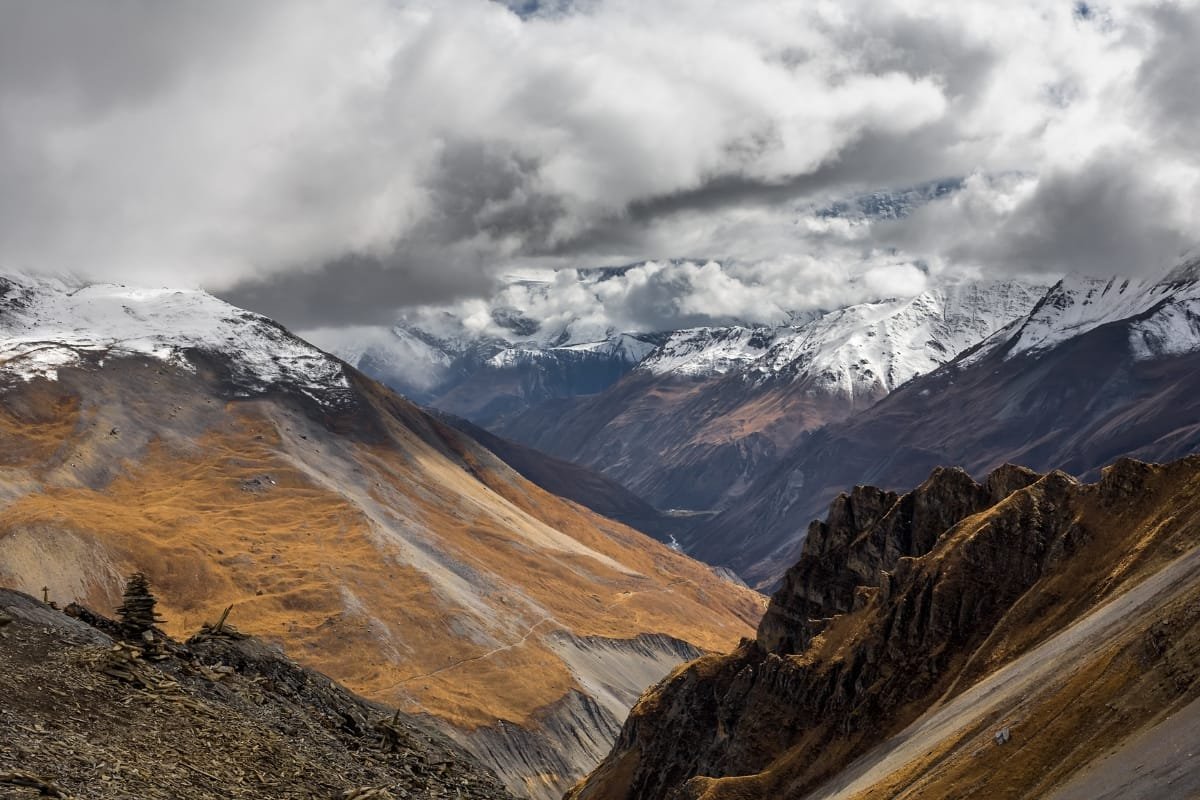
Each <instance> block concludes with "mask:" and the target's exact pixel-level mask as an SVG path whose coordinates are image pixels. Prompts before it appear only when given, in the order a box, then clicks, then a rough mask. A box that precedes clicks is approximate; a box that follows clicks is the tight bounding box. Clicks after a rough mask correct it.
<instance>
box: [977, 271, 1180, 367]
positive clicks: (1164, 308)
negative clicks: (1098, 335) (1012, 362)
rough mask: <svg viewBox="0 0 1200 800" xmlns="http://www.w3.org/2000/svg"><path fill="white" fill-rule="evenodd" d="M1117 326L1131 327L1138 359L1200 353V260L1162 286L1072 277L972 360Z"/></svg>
mask: <svg viewBox="0 0 1200 800" xmlns="http://www.w3.org/2000/svg"><path fill="white" fill-rule="evenodd" d="M1116 322H1126V323H1127V327H1128V336H1129V346H1130V348H1131V349H1132V352H1133V354H1134V357H1135V358H1137V359H1138V360H1143V361H1144V360H1149V359H1154V358H1158V357H1160V356H1165V355H1180V354H1183V353H1191V352H1194V351H1196V350H1200V259H1195V260H1191V261H1188V262H1185V263H1184V264H1183V265H1181V266H1180V267H1178V268H1176V269H1174V270H1172V271H1171V272H1170V273H1169V274H1168V275H1166V276H1165V277H1164V278H1162V279H1161V280H1158V281H1153V280H1146V279H1131V278H1116V277H1111V278H1097V277H1090V276H1083V275H1069V276H1067V277H1065V278H1063V279H1062V280H1060V281H1059V282H1058V283H1056V284H1055V285H1054V286H1053V287H1051V288H1050V290H1049V291H1048V292H1047V293H1046V295H1045V296H1044V297H1043V298H1042V299H1041V300H1040V301H1039V302H1038V304H1037V306H1036V307H1035V308H1034V309H1032V311H1031V312H1030V313H1029V315H1028V316H1027V317H1024V318H1022V319H1018V320H1015V321H1014V322H1012V323H1011V324H1010V325H1008V326H1006V328H1005V329H1004V330H1002V331H1000V332H998V333H997V334H996V335H995V336H993V337H991V338H990V339H989V340H988V341H986V342H984V343H983V344H982V345H981V346H980V348H979V349H978V350H977V351H976V352H975V353H972V354H971V355H970V356H969V358H970V359H973V360H977V359H980V358H982V357H983V356H985V355H986V354H987V353H990V352H991V351H992V350H995V349H998V348H1002V349H1003V351H1004V353H1005V357H1006V358H1015V357H1017V356H1020V355H1023V354H1037V353H1040V352H1044V351H1046V350H1050V349H1052V348H1054V347H1056V346H1057V345H1059V344H1062V343H1063V342H1065V341H1067V340H1069V339H1071V338H1074V337H1076V336H1081V335H1083V334H1085V333H1088V332H1089V331H1092V330H1095V329H1096V328H1099V327H1101V326H1103V325H1108V324H1111V323H1116Z"/></svg>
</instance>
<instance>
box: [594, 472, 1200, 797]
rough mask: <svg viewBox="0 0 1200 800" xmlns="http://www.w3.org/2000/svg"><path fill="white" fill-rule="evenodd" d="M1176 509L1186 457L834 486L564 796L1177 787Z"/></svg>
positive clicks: (1182, 558)
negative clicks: (764, 578) (901, 488)
mask: <svg viewBox="0 0 1200 800" xmlns="http://www.w3.org/2000/svg"><path fill="white" fill-rule="evenodd" d="M1198 525H1200V458H1197V457H1192V458H1188V459H1184V460H1182V461H1177V462H1175V463H1172V464H1168V465H1165V466H1159V465H1153V464H1147V463H1142V462H1138V461H1134V460H1129V459H1126V460H1122V461H1119V462H1117V463H1115V464H1114V465H1112V466H1111V467H1109V468H1107V469H1106V470H1104V472H1103V475H1102V476H1101V477H1100V479H1099V480H1098V481H1097V482H1095V483H1092V484H1082V483H1080V482H1078V481H1076V480H1075V479H1073V478H1071V477H1069V476H1067V475H1066V474H1064V473H1061V472H1054V473H1049V474H1045V475H1038V474H1034V473H1031V472H1029V471H1027V470H1023V469H1019V468H1015V467H1005V468H1003V469H1001V470H999V471H997V472H995V473H993V474H992V475H991V476H989V477H988V479H987V480H986V481H984V482H983V483H982V484H978V483H976V482H975V481H973V480H971V479H970V478H969V477H968V476H967V475H966V474H965V473H963V472H961V471H959V470H949V469H941V470H938V471H936V472H935V473H934V474H933V475H932V476H931V477H930V478H929V479H928V480H927V481H926V482H925V483H924V484H922V485H921V486H920V487H919V488H918V489H916V490H915V491H913V492H910V493H907V494H905V495H895V494H892V493H889V492H884V491H881V490H877V489H871V488H868V487H859V488H856V489H855V490H854V491H853V492H851V493H849V494H847V495H844V496H842V497H839V498H838V499H837V500H836V501H835V502H834V504H833V507H832V508H831V510H830V515H829V518H828V519H827V520H826V521H825V522H821V523H814V525H813V526H812V529H811V530H810V531H809V535H808V538H807V540H806V543H805V547H804V552H803V555H802V556H801V558H800V561H799V562H798V563H797V564H796V565H794V566H793V568H792V569H791V570H790V571H789V572H788V573H787V576H786V577H785V579H784V582H783V587H782V588H781V589H780V591H779V592H778V593H777V594H776V595H775V597H774V598H773V599H772V601H771V606H770V608H769V610H768V612H767V614H766V616H765V618H764V619H763V621H762V624H761V626H760V627H759V631H758V636H757V638H756V639H754V640H751V641H747V642H745V643H743V645H742V646H741V647H740V648H739V649H738V650H737V652H735V653H734V654H732V655H728V656H707V657H704V658H701V659H699V660H697V661H696V662H693V663H692V664H690V665H688V666H686V667H683V668H681V669H679V670H677V671H676V672H675V673H674V674H672V675H671V676H670V677H669V678H668V679H666V680H665V681H663V682H662V683H661V684H659V685H658V686H656V687H655V688H653V689H652V690H650V691H648V692H647V693H646V694H645V695H643V697H642V698H641V700H640V701H639V702H638V705H637V706H636V707H635V708H634V710H633V712H632V714H631V716H630V718H629V720H628V721H627V723H626V725H625V727H624V729H623V730H622V733H621V736H620V738H619V739H618V741H617V744H616V746H615V748H614V749H613V751H612V753H611V754H610V755H609V756H608V758H606V759H605V761H604V763H603V764H602V765H601V766H600V767H599V768H598V769H597V770H596V771H595V772H593V773H592V775H591V776H589V777H588V778H587V779H586V780H585V781H584V782H582V783H581V784H580V785H579V786H577V787H576V788H575V789H574V790H573V791H572V792H571V793H570V797H571V798H574V800H599V799H600V798H606V799H607V800H617V799H618V798H628V799H629V800H632V799H633V798H638V800H655V799H656V798H671V799H672V800H681V799H682V798H692V799H698V798H704V800H721V799H724V798H730V799H732V798H738V799H739V800H740V799H742V798H758V797H787V798H813V800H815V799H816V798H845V799H846V800H848V799H849V798H858V799H860V800H866V799H867V798H872V799H875V798H901V797H903V798H928V797H956V798H968V797H971V798H989V800H990V799H991V798H1044V797H1056V798H1082V797H1088V798H1097V797H1111V798H1117V797H1120V798H1140V797H1144V798H1150V797H1153V798H1185V797H1194V796H1196V793H1197V792H1200V757H1198V754H1197V753H1196V750H1195V747H1194V746H1193V745H1194V743H1195V742H1196V741H1197V736H1196V734H1197V733H1198V732H1200V538H1198V536H1197V533H1196V531H1197V530H1198V529H1200V528H1198V527H1197V526H1198ZM1181 737H1182V738H1181Z"/></svg>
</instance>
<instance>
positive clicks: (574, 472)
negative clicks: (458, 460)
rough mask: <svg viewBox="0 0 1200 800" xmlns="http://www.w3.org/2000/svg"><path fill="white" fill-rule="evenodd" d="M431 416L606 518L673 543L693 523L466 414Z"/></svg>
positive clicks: (525, 474)
mask: <svg viewBox="0 0 1200 800" xmlns="http://www.w3.org/2000/svg"><path fill="white" fill-rule="evenodd" d="M429 413H430V414H431V415H433V416H434V417H436V418H437V419H439V420H441V421H443V422H445V423H446V424H447V425H450V426H451V427H453V428H455V429H457V430H459V431H462V432H463V433H465V434H466V435H467V436H470V437H471V438H472V439H474V440H475V441H476V442H478V443H479V444H481V445H483V446H484V447H486V448H487V449H488V450H491V451H492V452H493V453H494V454H495V455H496V457H497V458H499V459H500V460H501V461H503V462H504V463H505V464H507V465H508V466H510V467H512V468H513V469H514V470H516V471H517V472H519V473H520V474H521V475H522V476H523V477H525V478H526V479H528V480H529V481H531V482H532V483H534V484H536V485H538V486H540V487H541V488H543V489H545V490H546V491H548V492H550V493H551V494H555V495H558V496H559V497H562V498H565V499H567V500H572V501H574V502H576V503H579V504H580V505H581V506H584V507H585V508H590V509H591V510H592V511H595V512H596V513H597V514H600V515H601V516H604V517H608V518H609V519H613V520H616V521H617V522H621V523H624V524H625V525H628V526H629V527H631V528H634V529H636V530H639V531H642V532H643V533H648V534H650V535H651V536H653V537H654V538H656V539H658V540H659V541H664V542H669V541H671V540H672V539H674V538H675V535H676V534H679V533H682V531H683V530H685V529H686V528H688V527H690V525H689V524H688V523H687V521H686V519H681V518H680V517H676V516H672V515H670V514H666V513H663V512H661V511H659V510H658V509H656V508H655V507H654V506H652V505H650V504H649V503H647V502H646V501H645V500H643V499H641V498H640V497H638V496H637V495H635V494H634V493H633V492H631V491H629V490H628V489H626V488H625V487H624V486H622V485H621V484H619V483H617V482H616V481H614V480H612V479H611V478H607V477H605V476H604V475H602V474H600V473H599V472H593V471H592V470H590V469H588V468H586V467H581V466H579V465H578V464H574V463H572V462H570V461H563V460H562V459H558V458H554V457H553V456H548V455H546V454H545V453H542V452H540V451H538V450H534V449H532V448H530V447H525V446H524V445H521V444H517V443H516V442H512V441H509V440H508V439H504V438H501V437H499V436H496V435H495V434H492V433H490V432H488V431H487V430H485V429H483V428H481V427H479V426H478V425H473V424H472V423H470V422H468V421H467V420H465V419H462V418H461V417H455V416H452V415H450V414H444V413H442V412H439V411H437V410H434V409H431V410H430V411H429Z"/></svg>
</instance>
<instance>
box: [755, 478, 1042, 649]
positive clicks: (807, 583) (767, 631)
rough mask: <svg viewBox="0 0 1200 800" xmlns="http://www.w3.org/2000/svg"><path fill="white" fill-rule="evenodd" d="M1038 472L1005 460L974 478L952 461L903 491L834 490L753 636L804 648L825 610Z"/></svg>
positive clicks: (850, 604)
mask: <svg viewBox="0 0 1200 800" xmlns="http://www.w3.org/2000/svg"><path fill="white" fill-rule="evenodd" d="M1040 477H1041V476H1039V475H1038V474H1037V473H1036V472H1033V471H1032V470H1028V469H1025V468H1024V467H1018V466H1014V465H1011V464H1006V465H1004V466H1002V467H999V468H998V469H996V470H995V471H994V472H992V473H991V474H990V475H988V476H987V478H986V479H985V480H984V482H983V483H979V482H977V481H975V480H974V479H973V478H972V477H971V476H970V475H968V474H967V473H966V472H965V471H964V470H962V469H959V468H957V467H938V468H936V469H935V470H934V471H933V472H932V473H931V474H930V476H929V478H928V479H927V480H926V481H925V482H924V483H922V484H921V485H920V486H918V487H917V488H916V489H914V490H913V491H911V492H908V493H907V494H904V495H898V494H896V493H894V492H888V491H884V490H882V489H877V488H875V487H873V486H856V487H855V488H854V489H853V490H852V491H851V492H850V493H849V494H842V495H839V496H838V497H837V498H836V499H835V500H834V501H833V503H832V504H831V505H830V507H829V515H828V517H827V518H826V520H825V521H824V522H821V521H816V522H813V523H812V524H811V525H810V526H809V529H808V538H807V540H806V541H805V543H804V549H803V551H802V552H801V556H800V560H799V561H798V562H797V563H796V564H795V565H794V566H793V567H792V568H791V569H789V570H788V572H787V573H786V574H785V575H784V578H783V583H782V586H781V587H780V589H779V591H778V592H776V594H775V596H774V597H773V598H772V599H771V605H770V607H769V608H768V609H767V613H766V615H765V616H764V617H763V620H762V622H761V623H760V625H759V629H758V641H759V643H760V644H761V645H762V646H763V647H765V648H766V649H767V650H769V651H772V652H779V653H797V652H800V651H802V650H804V649H805V648H806V647H807V646H808V643H809V642H810V641H811V639H812V637H813V636H815V635H816V634H817V633H819V632H820V631H822V630H824V628H825V626H826V624H827V622H828V620H829V619H830V618H831V617H833V616H835V615H837V614H845V613H849V612H851V611H853V610H854V609H855V608H856V607H858V605H859V604H860V603H861V602H862V601H863V599H864V598H865V597H866V595H865V594H864V592H863V590H864V589H873V588H876V587H878V586H880V584H881V582H882V581H883V580H884V578H883V573H885V572H891V571H892V570H894V569H895V568H896V567H897V565H898V563H899V562H900V561H901V560H902V559H904V558H908V557H914V556H922V555H924V554H926V553H928V552H929V551H930V550H932V549H933V546H934V545H935V544H936V542H937V541H938V538H939V537H941V536H942V535H943V534H944V533H945V532H946V531H948V530H950V529H951V528H953V527H954V526H955V525H957V524H958V523H959V522H961V521H962V520H964V519H966V518H967V517H969V516H971V515H973V514H977V513H979V512H980V511H983V510H984V509H986V508H989V507H990V506H993V505H995V504H996V503H998V502H1000V501H1001V500H1003V499H1004V498H1005V497H1008V496H1009V495H1010V494H1012V493H1013V492H1015V491H1017V490H1019V489H1023V488H1025V487H1026V486H1029V485H1030V484H1032V483H1034V482H1035V481H1036V480H1038V479H1039V478H1040Z"/></svg>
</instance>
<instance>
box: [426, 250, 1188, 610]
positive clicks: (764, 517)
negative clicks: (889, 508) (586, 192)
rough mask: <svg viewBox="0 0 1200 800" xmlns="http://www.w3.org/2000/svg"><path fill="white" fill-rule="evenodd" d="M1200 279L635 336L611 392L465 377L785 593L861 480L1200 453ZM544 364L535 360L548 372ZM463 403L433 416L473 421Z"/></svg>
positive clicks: (1073, 280)
mask: <svg viewBox="0 0 1200 800" xmlns="http://www.w3.org/2000/svg"><path fill="white" fill-rule="evenodd" d="M1197 270H1198V267H1197V263H1196V262H1195V261H1189V262H1187V263H1184V264H1183V265H1181V266H1180V267H1179V268H1177V269H1176V270H1174V271H1173V272H1172V273H1171V274H1169V275H1167V276H1165V277H1164V278H1163V279H1161V280H1155V279H1144V278H1143V279H1133V278H1129V279H1126V278H1094V277H1085V276H1069V277H1067V278H1064V279H1063V280H1061V281H1058V282H1054V283H1053V284H1050V283H1047V284H1039V283H1036V282H1021V281H990V282H976V283H962V282H959V283H952V284H946V285H940V286H933V287H931V288H930V289H928V290H927V291H925V292H923V293H921V294H920V295H918V296H916V297H912V298H903V299H888V300H882V301H878V302H873V303H864V304H860V305H855V306H850V307H847V308H842V309H836V310H833V311H830V312H825V313H811V314H808V315H802V314H795V315H794V316H793V319H791V320H790V321H789V323H788V324H770V325H764V324H739V325H731V326H725V327H703V328H690V329H686V330H678V331H669V332H657V333H655V334H653V335H650V334H619V336H622V337H623V336H631V337H632V338H634V339H636V340H637V341H639V342H642V343H643V344H644V345H645V352H644V353H643V355H642V357H641V359H640V360H638V361H636V363H634V360H635V358H636V357H637V355H638V352H637V350H635V349H626V350H623V351H621V355H620V356H619V357H612V358H610V359H609V361H608V362H607V363H608V365H609V368H610V372H609V374H610V375H616V374H619V377H618V378H616V379H615V380H614V382H612V383H611V384H610V385H608V386H606V387H605V388H602V389H600V390H596V389H595V384H592V385H587V386H585V385H583V384H575V385H570V383H569V382H558V383H556V384H555V385H556V389H555V391H553V392H547V391H542V392H539V393H534V392H525V393H524V394H521V393H518V392H513V391H510V389H509V387H510V386H511V385H512V384H511V383H509V382H506V381H505V380H504V379H503V378H502V377H501V376H502V375H503V374H504V373H502V372H501V371H499V370H498V369H497V367H496V366H495V365H496V364H499V363H501V362H503V363H505V364H507V363H510V362H511V361H512V360H514V359H512V358H510V357H508V356H505V357H504V358H502V359H500V360H498V361H495V362H492V365H486V366H483V367H480V368H477V369H476V370H475V371H474V372H471V371H470V370H468V371H467V373H468V374H469V376H468V377H467V378H465V379H464V382H463V383H462V384H461V385H464V386H469V387H470V389H469V395H470V397H472V398H473V403H474V406H475V408H484V407H487V406H489V405H490V406H491V408H493V409H495V408H497V407H498V405H497V404H496V403H494V402H493V400H492V399H491V398H493V396H494V393H495V392H500V393H501V394H503V395H504V400H503V405H504V410H503V412H501V413H495V414H493V413H491V412H487V413H483V414H482V415H476V416H473V413H474V412H473V411H472V409H470V408H467V409H465V411H466V413H463V415H464V416H466V417H468V418H469V419H472V420H473V421H474V422H476V423H477V424H481V425H483V426H485V427H488V428H489V429H490V430H492V431H493V432H494V433H496V434H499V435H500V436H502V437H504V438H505V439H508V440H512V441H515V442H519V443H521V444H524V445H526V446H528V447H532V448H534V449H536V450H540V451H544V452H545V453H547V454H550V455H552V456H554V457H556V458H559V459H563V460H566V461H571V462H574V463H576V464H579V465H582V466H585V467H589V468H591V469H595V470H597V471H599V472H602V473H603V474H604V475H606V476H608V477H609V478H611V479H613V480H615V481H617V482H618V483H620V484H621V485H623V486H624V487H625V488H627V489H629V490H630V491H632V492H633V494H634V495H637V496H638V497H640V498H641V499H643V500H645V501H647V502H648V503H649V504H650V505H652V506H654V507H656V508H657V509H660V510H665V509H680V510H686V511H688V512H691V513H690V515H689V516H687V517H683V518H682V519H683V520H684V521H683V522H679V521H678V520H679V519H680V518H677V520H676V524H675V526H673V527H671V526H669V528H664V529H662V530H669V535H670V536H673V537H675V541H677V542H678V543H679V544H680V545H681V546H682V547H683V548H684V549H685V551H686V552H688V553H689V554H691V555H694V556H696V557H698V558H700V559H702V560H705V561H707V562H709V563H712V564H716V565H721V566H727V567H731V568H732V569H733V570H735V571H736V572H738V573H739V574H741V575H742V576H743V577H745V578H746V579H747V580H749V581H750V582H751V583H752V584H754V585H758V586H763V587H766V586H770V585H772V584H773V583H774V582H775V581H776V580H777V579H778V578H779V576H780V575H781V574H782V571H783V570H784V569H785V568H786V566H787V565H788V564H789V563H791V562H792V561H794V560H795V557H796V554H797V553H798V552H799V547H800V546H801V543H802V541H803V537H804V532H805V530H806V529H807V525H808V522H809V521H810V520H811V519H813V518H814V517H816V516H817V515H818V514H819V513H820V512H821V511H822V509H823V508H824V507H825V506H826V505H827V504H828V503H829V502H830V500H831V499H832V498H833V496H835V495H836V494H837V493H838V492H840V491H842V490H843V489H844V488H845V487H848V486H853V485H855V484H860V483H875V484H878V485H881V486H884V487H889V488H902V487H904V486H907V485H911V484H912V483H914V482H915V481H917V480H919V479H920V476H921V475H923V474H927V473H928V471H929V470H930V469H932V468H933V467H934V466H937V465H961V466H964V467H966V468H967V469H968V470H969V471H971V472H972V474H986V473H987V472H988V471H990V470H991V469H994V468H995V467H996V466H998V465H999V464H1001V463H1004V462H1005V461H1014V462H1017V463H1022V464H1026V465H1028V466H1030V467H1032V468H1035V469H1039V470H1047V469H1055V468H1062V469H1065V470H1068V471H1070V472H1072V473H1074V474H1078V475H1083V476H1086V475H1091V474H1093V473H1094V471H1095V470H1097V469H1098V468H1099V467H1100V466H1102V465H1103V464H1105V463H1107V462H1109V461H1111V460H1112V459H1113V458H1115V457H1118V456H1120V455H1126V454H1132V455H1137V456H1140V457H1145V458H1149V459H1162V458H1172V457H1176V456H1180V455H1183V454H1186V453H1188V452H1191V451H1192V450H1193V449H1195V448H1196V447H1197V446H1200V440H1198V439H1197V437H1196V426H1197V425H1200V408H1197V406H1196V403H1195V401H1194V400H1193V399H1192V396H1193V395H1194V391H1193V389H1194V387H1193V383H1194V381H1193V378H1192V375H1193V373H1194V366H1196V365H1193V364H1192V362H1191V361H1190V359H1193V358H1195V357H1196V355H1195V354H1196V352H1197V351H1198V350H1200V346H1198V345H1197V342H1200V333H1198V331H1200V322H1198V321H1197V320H1198V318H1200V314H1198V313H1197V308H1198V305H1197V296H1198V294H1200V290H1198V289H1197ZM613 336H614V337H616V336H618V334H614V335H613ZM604 341H605V342H612V341H616V339H615V338H610V339H606V340H604ZM652 345H653V346H652ZM576 346H577V345H572V347H576ZM524 348H525V349H524V350H521V351H520V352H539V353H542V354H544V355H543V356H540V358H545V359H547V361H546V362H543V364H542V366H543V367H544V366H545V363H550V362H552V361H553V360H555V359H557V358H558V357H559V356H558V355H557V352H558V350H559V349H560V348H559V346H550V347H545V348H542V349H540V350H539V349H538V348H537V347H536V346H533V345H525V346H524ZM504 352H508V351H504ZM590 352H614V351H606V350H605V349H604V348H603V347H600V346H599V345H593V346H592V348H591V350H590ZM537 358H539V357H530V358H529V359H527V360H526V361H524V362H523V363H525V364H526V365H527V366H526V368H527V369H531V370H534V372H537V370H536V369H535V368H533V367H529V366H528V365H529V364H532V363H534V362H535V361H536V359H537ZM506 368H508V367H506ZM528 374H533V373H527V375H528ZM541 374H546V373H541ZM601 382H603V381H601ZM547 383H548V382H547V381H546V380H544V379H541V380H534V379H528V380H526V381H525V383H524V385H525V386H546V385H547ZM456 398H457V396H456V394H455V391H454V390H453V389H451V390H450V391H448V392H447V393H446V394H444V395H443V396H442V398H441V399H439V398H438V397H434V398H433V399H432V400H431V402H433V403H434V404H439V403H441V402H443V401H444V403H445V404H444V405H442V406H440V407H445V408H448V409H449V410H453V409H455V408H456V407H457V408H458V409H459V411H455V412H454V413H462V412H463V411H464V409H463V408H462V404H461V403H460V402H459V401H458V400H457V399H456ZM695 512H700V513H695ZM657 535H660V536H662V532H661V531H660V532H659V533H658V534H657ZM663 538H664V539H666V536H663Z"/></svg>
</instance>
